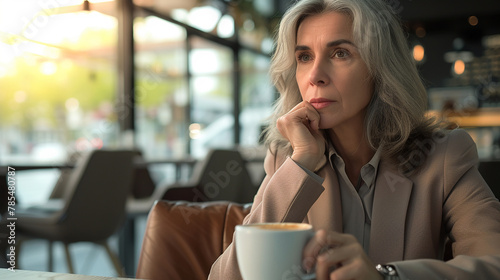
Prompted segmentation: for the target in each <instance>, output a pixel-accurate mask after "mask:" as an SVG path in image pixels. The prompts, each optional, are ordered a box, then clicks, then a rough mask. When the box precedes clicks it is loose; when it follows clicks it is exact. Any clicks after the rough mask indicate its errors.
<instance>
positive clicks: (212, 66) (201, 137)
mask: <svg viewBox="0 0 500 280" xmlns="http://www.w3.org/2000/svg"><path fill="white" fill-rule="evenodd" d="M189 44H190V46H191V47H190V48H191V51H190V53H189V70H190V73H191V79H190V84H189V88H190V95H191V124H190V127H189V134H190V138H191V154H192V155H193V156H195V157H202V156H204V155H205V154H206V152H207V151H208V150H209V149H210V148H230V147H232V146H234V136H233V135H234V114H233V112H234V106H233V89H234V84H233V82H234V81H233V71H234V70H233V52H232V50H231V49H230V48H227V47H225V46H222V45H218V44H215V43H213V42H210V41H208V40H205V39H202V38H200V37H197V36H192V37H191V38H190V40H189Z"/></svg>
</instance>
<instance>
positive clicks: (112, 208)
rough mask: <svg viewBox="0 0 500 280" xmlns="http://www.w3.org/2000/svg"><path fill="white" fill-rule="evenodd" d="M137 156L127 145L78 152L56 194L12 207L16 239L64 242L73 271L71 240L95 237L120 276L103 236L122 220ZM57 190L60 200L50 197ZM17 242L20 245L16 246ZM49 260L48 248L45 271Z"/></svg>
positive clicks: (120, 272) (110, 232) (111, 232)
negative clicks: (44, 201) (33, 203)
mask: <svg viewBox="0 0 500 280" xmlns="http://www.w3.org/2000/svg"><path fill="white" fill-rule="evenodd" d="M135 155H136V152H134V151H128V150H94V151H91V152H89V153H86V154H83V155H81V157H79V158H78V160H77V161H76V164H75V167H74V168H73V169H72V170H71V172H70V173H68V174H66V176H67V177H66V178H64V180H65V182H66V183H65V184H64V191H61V192H60V193H59V195H54V191H53V194H52V195H51V196H52V197H53V199H49V201H48V203H47V204H44V205H40V206H33V207H30V208H27V209H20V210H18V211H17V212H16V216H17V218H18V220H17V224H16V226H17V230H18V231H17V233H18V235H19V237H20V238H19V239H18V240H22V239H23V238H40V239H46V240H48V241H49V246H50V248H51V247H52V242H55V241H60V242H62V243H63V244H64V248H65V254H66V260H67V265H68V270H69V272H70V273H74V269H73V264H72V260H71V255H70V252H69V244H71V243H75V242H94V243H96V244H99V245H102V246H103V247H104V249H105V250H106V252H107V254H108V256H109V257H110V259H111V261H112V263H113V266H114V268H115V270H116V272H117V274H118V275H120V276H124V273H123V268H122V266H121V264H120V263H119V260H118V258H117V257H116V255H115V254H114V253H113V252H112V251H111V250H110V248H109V246H108V243H107V239H108V238H109V237H110V236H111V235H113V234H114V233H115V232H116V231H117V230H118V228H120V226H121V225H122V223H123V221H124V218H125V203H126V199H127V197H128V195H129V194H130V191H131V184H132V176H133V159H134V156H135ZM60 183H61V182H60ZM61 184H62V183H61ZM61 188H62V187H61ZM61 195H62V197H61V198H60V199H56V198H54V197H58V196H61ZM19 247H20V246H19V244H18V246H17V247H16V249H19ZM52 259H53V257H52V250H49V270H52V269H53V263H52V261H53V260H52Z"/></svg>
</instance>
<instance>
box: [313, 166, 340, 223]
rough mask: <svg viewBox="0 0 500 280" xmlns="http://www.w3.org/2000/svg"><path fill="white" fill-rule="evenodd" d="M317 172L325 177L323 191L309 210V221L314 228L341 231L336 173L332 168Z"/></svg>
mask: <svg viewBox="0 0 500 280" xmlns="http://www.w3.org/2000/svg"><path fill="white" fill-rule="evenodd" d="M328 164H329V163H328ZM318 174H319V175H320V176H321V177H324V178H325V181H324V182H323V186H324V187H325V191H324V192H323V193H322V194H321V195H320V196H319V198H318V200H316V202H315V203H314V205H313V206H312V207H311V209H310V210H309V214H308V219H309V222H310V223H312V224H314V225H315V230H319V229H326V230H333V231H336V232H343V227H342V203H341V201H340V188H339V181H338V178H337V174H336V173H335V171H334V170H333V168H322V169H321V170H320V171H319V173H318Z"/></svg>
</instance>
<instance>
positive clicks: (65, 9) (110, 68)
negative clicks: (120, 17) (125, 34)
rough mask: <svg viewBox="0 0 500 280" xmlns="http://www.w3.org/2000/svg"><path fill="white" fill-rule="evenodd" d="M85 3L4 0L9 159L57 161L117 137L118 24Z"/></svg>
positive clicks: (1, 114) (2, 108) (0, 116)
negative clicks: (115, 108) (86, 8)
mask: <svg viewBox="0 0 500 280" xmlns="http://www.w3.org/2000/svg"><path fill="white" fill-rule="evenodd" d="M81 2H82V1H49V2H45V1H0V91H1V95H0V100H1V102H0V134H1V135H2V141H1V142H0V161H1V162H2V163H16V162H22V163H26V162H42V163H51V164H56V163H61V162H63V161H64V160H65V159H66V156H67V155H68V154H71V153H73V152H78V151H81V150H87V149H91V148H101V147H103V146H113V145H116V143H117V141H118V126H117V114H116V112H115V110H114V103H115V94H116V84H117V81H116V80H117V78H116V77H117V74H116V66H115V65H116V62H115V61H116V57H115V53H116V51H115V50H116V48H117V46H116V44H117V21H116V19H115V17H113V16H110V15H108V14H105V13H101V12H98V11H96V10H84V9H83V6H82V5H80V4H81ZM109 4H113V3H108V5H107V7H110V6H109ZM62 5H73V6H62Z"/></svg>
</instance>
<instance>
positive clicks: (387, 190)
mask: <svg viewBox="0 0 500 280" xmlns="http://www.w3.org/2000/svg"><path fill="white" fill-rule="evenodd" d="M412 188H413V182H412V181H411V180H410V179H408V178H407V177H405V176H403V175H401V174H400V173H399V172H398V170H397V167H396V166H395V165H393V164H390V163H388V162H386V161H385V160H383V159H382V160H381V161H380V166H379V171H378V175H377V180H376V184H375V194H374V198H373V209H372V223H371V232H370V251H369V256H370V258H371V259H372V261H373V262H374V263H376V264H377V263H382V264H383V263H388V262H391V261H397V260H402V259H403V256H404V247H405V246H404V245H405V244H404V241H405V224H406V215H407V210H408V203H409V201H410V196H411V191H412Z"/></svg>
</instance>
